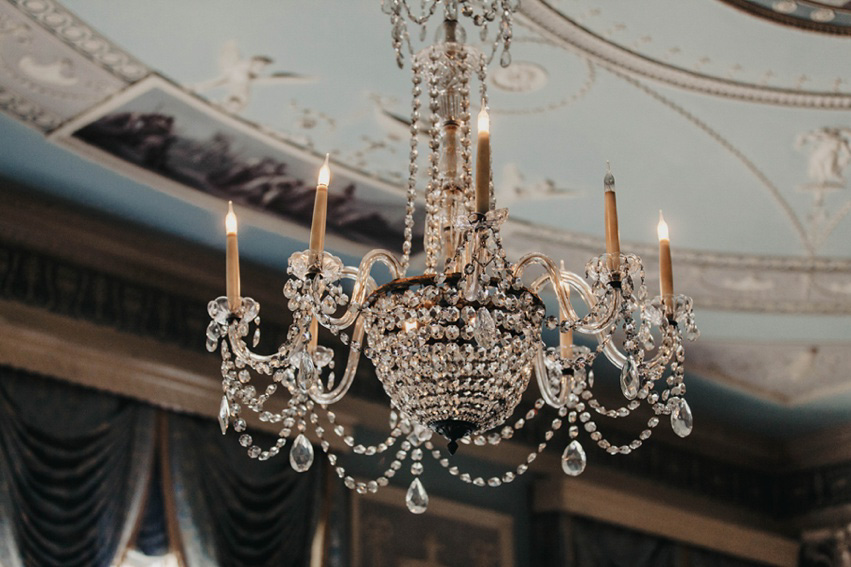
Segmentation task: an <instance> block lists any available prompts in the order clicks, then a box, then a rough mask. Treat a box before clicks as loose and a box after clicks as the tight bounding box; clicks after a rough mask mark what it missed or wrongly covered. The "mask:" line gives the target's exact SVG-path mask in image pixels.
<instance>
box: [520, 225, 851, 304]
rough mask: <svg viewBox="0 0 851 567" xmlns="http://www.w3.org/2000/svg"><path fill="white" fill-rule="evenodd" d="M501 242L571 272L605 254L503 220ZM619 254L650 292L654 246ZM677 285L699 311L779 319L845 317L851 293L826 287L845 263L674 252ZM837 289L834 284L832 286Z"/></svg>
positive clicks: (849, 270) (844, 275) (848, 263)
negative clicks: (637, 268)
mask: <svg viewBox="0 0 851 567" xmlns="http://www.w3.org/2000/svg"><path fill="white" fill-rule="evenodd" d="M503 241H504V242H506V243H507V245H508V247H509V249H510V250H509V252H510V253H511V255H512V256H519V255H521V254H525V253H526V252H528V251H530V250H538V251H540V252H542V253H544V254H547V255H549V256H551V257H553V258H563V259H564V261H565V264H566V265H567V266H568V267H570V268H571V269H574V270H578V271H580V272H581V271H582V268H583V267H584V266H585V263H586V262H587V261H588V260H589V259H590V258H591V257H593V256H598V255H599V254H600V253H602V251H603V250H605V242H604V240H603V239H602V238H596V237H591V236H587V235H584V234H579V233H575V232H570V231H565V230H558V229H555V228H551V227H545V226H540V225H533V224H531V223H525V222H522V221H514V220H509V221H508V222H506V223H505V225H504V229H503ZM621 248H622V250H626V251H629V252H634V253H637V254H639V255H640V256H641V257H642V258H643V259H644V261H645V264H644V269H645V273H646V274H647V285H648V288H650V289H655V288H654V286H655V285H656V282H657V281H658V280H657V276H656V274H657V273H658V270H657V267H658V264H657V258H656V257H657V255H658V250H657V249H656V247H655V246H652V245H648V244H640V243H629V242H625V243H622V245H621ZM673 256H674V262H676V266H677V285H678V287H679V288H680V289H684V290H688V294H689V295H690V296H691V297H692V298H693V299H694V302H695V305H698V306H699V307H700V308H701V309H708V310H720V311H750V312H756V313H784V314H818V315H841V314H851V293H843V292H842V291H840V290H842V289H844V288H841V287H828V286H827V285H826V284H828V283H831V282H834V283H837V282H841V281H845V282H847V281H848V280H849V278H851V260H846V259H844V258H820V257H812V258H809V257H793V256H786V257H782V256H758V255H747V254H729V253H716V252H704V251H698V250H683V249H676V250H674V253H673ZM837 285H838V283H837Z"/></svg>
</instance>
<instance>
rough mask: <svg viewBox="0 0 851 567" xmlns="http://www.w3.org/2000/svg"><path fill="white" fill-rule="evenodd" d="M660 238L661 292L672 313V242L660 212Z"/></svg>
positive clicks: (658, 230) (658, 232)
mask: <svg viewBox="0 0 851 567" xmlns="http://www.w3.org/2000/svg"><path fill="white" fill-rule="evenodd" d="M656 233H657V235H658V236H659V290H660V292H661V295H662V301H664V302H665V307H666V308H667V311H668V312H669V313H670V312H671V311H672V309H673V305H672V304H671V302H672V301H673V298H674V269H673V266H672V264H671V240H670V238H669V237H668V223H666V222H665V218H664V217H663V216H662V211H661V210H660V211H659V224H658V225H656Z"/></svg>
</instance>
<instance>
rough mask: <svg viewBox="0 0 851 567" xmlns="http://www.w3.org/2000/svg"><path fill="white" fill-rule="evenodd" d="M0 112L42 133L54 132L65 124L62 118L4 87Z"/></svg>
mask: <svg viewBox="0 0 851 567" xmlns="http://www.w3.org/2000/svg"><path fill="white" fill-rule="evenodd" d="M0 110H2V111H3V112H5V113H6V114H9V115H11V116H13V117H14V118H17V119H18V120H20V121H21V122H24V123H25V124H27V125H29V126H32V127H33V128H36V129H37V130H41V131H42V132H48V131H50V130H53V129H54V128H57V127H58V126H59V125H60V124H62V122H63V120H62V117H60V116H57V115H56V114H54V113H53V112H51V111H49V110H47V109H45V108H42V107H41V106H40V105H38V104H36V103H34V102H32V101H30V100H27V97H24V96H21V95H19V94H17V93H14V92H12V91H10V90H9V89H7V88H3V87H2V86H0Z"/></svg>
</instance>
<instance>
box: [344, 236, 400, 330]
mask: <svg viewBox="0 0 851 567" xmlns="http://www.w3.org/2000/svg"><path fill="white" fill-rule="evenodd" d="M376 262H380V263H382V264H384V265H385V266H387V269H389V270H390V276H391V277H392V278H393V279H397V278H399V277H401V276H402V274H403V273H404V269H403V268H402V264H401V263H400V262H399V260H397V259H396V257H395V256H394V255H393V253H391V252H389V251H387V250H382V249H375V250H370V251H369V252H367V254H366V255H365V256H364V257H363V259H362V260H361V262H360V265H359V266H358V267H357V269H355V268H354V267H353V266H346V267H345V268H343V271H342V277H345V278H346V279H352V280H355V285H354V289H353V290H352V298H351V300H350V301H349V306H348V307H347V308H346V312H345V313H343V314H342V315H341V316H340V317H329V318H328V323H329V324H330V325H334V326H336V327H339V328H341V329H345V328H346V327H348V326H349V325H351V324H352V323H354V321H355V319H356V318H357V316H358V313H359V312H360V307H361V306H362V305H363V302H364V301H365V300H366V298H367V296H368V295H369V294H370V293H372V292H373V290H375V288H376V287H377V286H376V283H375V280H374V279H372V277H371V276H370V272H371V271H372V267H373V266H374V265H375V263H376Z"/></svg>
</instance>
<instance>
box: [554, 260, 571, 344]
mask: <svg viewBox="0 0 851 567" xmlns="http://www.w3.org/2000/svg"><path fill="white" fill-rule="evenodd" d="M561 271H562V272H563V271H564V260H562V261H561ZM559 285H561V288H562V289H563V290H564V293H565V295H566V296H567V299H568V300H569V299H570V286H569V285H567V284H566V283H564V282H561V283H560V284H559ZM566 315H567V313H566V312H565V311H562V310H561V309H559V311H558V322H559V329H561V323H563V322H564V320H565V319H566V318H567V317H566ZM558 345H559V347H560V349H561V357H562V358H570V357H571V356H573V329H571V330H569V331H567V332H564V333H562V332H561V331H559V334H558Z"/></svg>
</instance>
